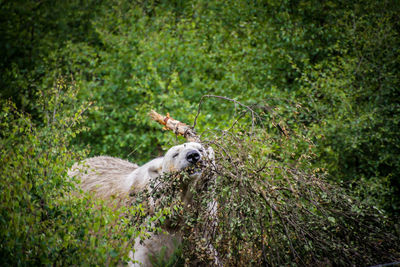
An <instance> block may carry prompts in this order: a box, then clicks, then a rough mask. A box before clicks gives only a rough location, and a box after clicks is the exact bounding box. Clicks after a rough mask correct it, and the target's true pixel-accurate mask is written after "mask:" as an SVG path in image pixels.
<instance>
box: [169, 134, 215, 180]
mask: <svg viewBox="0 0 400 267" xmlns="http://www.w3.org/2000/svg"><path fill="white" fill-rule="evenodd" d="M213 160H214V150H213V149H212V148H211V147H209V148H208V149H205V148H204V147H203V145H202V144H200V143H195V142H190V143H185V144H182V145H178V146H174V147H172V148H170V149H169V150H168V152H167V153H166V154H165V156H164V158H163V163H162V172H163V173H170V172H177V171H182V170H188V172H189V175H190V176H191V177H199V176H200V175H201V173H202V167H204V166H205V165H206V164H207V163H209V162H212V161H213Z"/></svg>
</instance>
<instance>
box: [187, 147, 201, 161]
mask: <svg viewBox="0 0 400 267" xmlns="http://www.w3.org/2000/svg"><path fill="white" fill-rule="evenodd" d="M200 158H201V156H200V153H199V152H197V151H196V150H192V151H189V152H188V153H187V154H186V160H187V161H189V162H190V163H192V164H195V163H196V162H198V161H199V160H200Z"/></svg>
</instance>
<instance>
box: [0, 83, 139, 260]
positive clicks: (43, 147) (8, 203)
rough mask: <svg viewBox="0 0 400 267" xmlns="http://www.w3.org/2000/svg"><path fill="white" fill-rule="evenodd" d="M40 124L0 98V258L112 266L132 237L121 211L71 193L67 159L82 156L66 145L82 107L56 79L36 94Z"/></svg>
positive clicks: (124, 211)
mask: <svg viewBox="0 0 400 267" xmlns="http://www.w3.org/2000/svg"><path fill="white" fill-rule="evenodd" d="M41 93H43V96H40V97H38V99H39V100H40V101H39V102H38V108H40V110H41V112H40V114H41V115H42V116H43V118H42V119H43V120H42V121H43V125H36V124H35V123H34V122H33V121H32V120H31V118H30V117H29V116H28V115H26V114H24V113H21V112H19V111H18V110H17V109H16V106H15V105H14V104H12V103H10V102H8V101H2V103H1V113H0V118H1V120H0V124H1V127H0V129H1V131H0V137H1V139H0V147H1V156H0V157H1V167H0V168H1V170H0V173H1V174H0V175H1V179H0V181H1V182H0V191H1V192H2V198H1V201H0V206H1V208H0V239H1V240H2V242H1V245H0V255H1V258H2V261H3V264H6V265H9V266H32V265H96V264H99V265H105V264H113V265H114V264H117V263H118V262H120V261H121V260H122V259H124V258H126V255H127V253H128V251H129V249H130V247H131V245H132V240H133V238H135V237H136V235H138V233H139V232H138V230H137V228H135V227H133V226H132V225H131V224H130V222H129V220H128V219H127V218H126V214H129V213H133V214H135V213H137V212H138V210H137V209H136V208H135V207H132V208H120V209H117V208H113V207H110V206H107V205H104V204H103V203H101V202H99V201H95V200H93V199H91V198H90V196H84V195H83V193H82V194H77V192H79V190H78V189H77V188H75V181H73V180H71V179H70V178H67V170H68V168H69V167H70V166H71V164H72V162H73V161H74V160H76V159H78V158H81V157H83V156H85V153H83V152H82V153H76V152H74V150H73V149H72V148H71V147H70V145H69V142H70V140H71V138H72V137H73V136H75V135H76V134H78V133H80V132H81V130H82V129H81V127H80V126H79V123H80V122H81V119H82V118H81V115H82V113H83V111H84V109H85V106H82V105H77V104H76V97H74V96H75V95H76V93H77V90H76V89H75V88H74V86H72V85H69V86H67V85H66V84H65V83H64V82H63V80H61V79H60V80H58V82H57V84H56V85H55V87H54V88H53V89H51V90H48V91H42V92H41Z"/></svg>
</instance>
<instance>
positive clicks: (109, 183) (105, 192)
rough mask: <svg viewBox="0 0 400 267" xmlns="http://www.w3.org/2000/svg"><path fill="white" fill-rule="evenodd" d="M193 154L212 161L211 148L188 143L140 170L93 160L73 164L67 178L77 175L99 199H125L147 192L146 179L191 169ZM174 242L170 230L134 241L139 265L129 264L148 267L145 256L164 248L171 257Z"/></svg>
mask: <svg viewBox="0 0 400 267" xmlns="http://www.w3.org/2000/svg"><path fill="white" fill-rule="evenodd" d="M193 151H196V152H197V153H199V154H200V156H201V158H204V157H211V158H212V159H213V157H214V153H213V150H212V148H210V149H208V150H207V151H206V150H205V149H204V147H203V146H202V145H201V144H199V143H194V142H191V143H185V144H182V145H178V146H174V147H172V148H170V149H169V150H168V152H167V153H166V154H165V156H164V157H162V158H156V159H154V160H152V161H149V162H148V163H146V164H144V165H143V166H141V167H138V166H137V165H136V164H132V163H129V162H127V161H124V160H121V159H116V158H112V157H95V158H90V159H87V160H85V161H83V162H82V163H80V164H75V165H74V166H73V167H72V168H71V170H70V171H69V175H70V176H78V177H79V178H80V179H81V188H82V189H83V190H84V191H92V192H95V194H96V195H97V196H99V197H101V198H103V199H108V198H110V197H119V198H127V196H128V194H129V192H132V191H133V192H141V191H143V190H147V189H148V188H149V183H150V180H151V179H154V178H157V177H158V176H159V175H161V174H162V173H170V172H175V171H181V170H183V169H185V168H187V167H189V166H191V163H190V162H189V161H188V158H187V156H188V153H190V152H193ZM200 176H201V172H197V173H194V174H192V175H191V176H190V177H191V178H192V181H191V185H194V184H195V183H196V182H197V180H198V179H199V178H200ZM189 189H190V185H189V186H188V187H187V188H186V192H182V194H183V195H182V197H183V200H184V202H187V201H190V199H191V194H190V193H189V191H190V190H189ZM150 205H155V203H154V201H152V200H150ZM151 208H154V207H151ZM177 243H178V244H179V243H180V235H179V234H177V233H174V232H172V231H169V232H168V233H165V234H153V235H151V236H150V238H148V239H146V240H144V241H143V242H140V238H137V239H136V240H135V246H134V250H135V253H134V254H133V253H131V258H132V259H134V260H135V261H138V262H140V263H129V265H130V266H151V263H150V261H149V255H157V254H158V253H159V252H160V250H161V249H162V247H163V246H165V247H166V253H165V257H166V258H168V257H170V256H171V255H172V253H173V251H174V249H175V246H176V244H177Z"/></svg>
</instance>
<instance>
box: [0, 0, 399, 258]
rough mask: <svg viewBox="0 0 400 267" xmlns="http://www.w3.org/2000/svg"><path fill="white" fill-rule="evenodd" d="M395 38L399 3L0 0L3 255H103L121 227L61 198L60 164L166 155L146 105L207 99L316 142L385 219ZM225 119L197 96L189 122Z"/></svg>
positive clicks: (202, 124)
mask: <svg viewBox="0 0 400 267" xmlns="http://www.w3.org/2000/svg"><path fill="white" fill-rule="evenodd" d="M399 34H400V4H399V2H398V1H396V0H383V1H377V0H375V1H374V0H356V1H339V0H336V1H335V0H333V1H317V0H306V1H297V0H284V1H277V0H266V1H244V0H234V1H216V0H207V1H203V0H193V1H190V0H169V1H163V0H159V1H157V0H153V1H152V0H142V1H128V0H126V1H125V0H111V1H110V0H108V1H103V0H87V1H81V0H68V1H49V0H41V1H28V0H15V1H7V0H5V1H0V69H1V72H0V75H1V77H0V97H1V122H0V123H1V124H0V128H1V129H0V138H1V144H0V147H1V165H2V166H1V169H2V170H1V174H0V175H1V176H2V178H1V182H0V183H1V185H0V191H1V192H2V193H1V195H2V200H1V211H0V228H1V229H0V230H1V240H2V241H1V245H0V246H1V247H0V251H1V252H0V256H1V258H2V259H8V260H9V261H10V265H14V264H18V265H25V264H26V263H27V262H29V263H37V264H46V263H53V264H55V265H57V263H58V264H63V265H64V264H67V263H68V262H66V259H65V258H63V257H62V256H61V255H74V257H75V258H73V257H71V258H70V259H68V260H69V261H70V262H69V263H71V264H74V263H77V262H78V263H82V262H88V263H93V262H96V261H101V260H103V261H104V262H108V263H109V262H110V260H111V261H112V259H113V257H114V258H115V257H116V255H118V253H119V252H118V251H116V250H110V249H109V248H108V245H107V244H109V243H107V242H109V241H110V240H111V241H110V242H111V243H112V242H122V241H124V242H125V241H126V242H128V241H129V238H130V237H129V236H128V235H129V233H128V232H127V231H126V230H120V231H119V232H118V230H117V229H116V227H114V228H113V226H112V225H111V226H108V228H107V226H106V225H107V224H109V223H110V222H113V220H117V219H118V214H115V213H114V214H112V213H111V212H109V211H106V210H89V208H88V204H87V202H85V201H86V200H81V201H80V202H78V201H77V200H76V199H74V200H71V202H69V203H67V204H65V203H64V202H63V204H60V203H61V202H60V200H59V199H60V198H59V197H60V194H61V195H62V194H63V193H60V192H64V191H62V190H61V189H60V188H69V187H70V186H72V185H70V184H69V183H68V182H66V180H65V170H66V169H67V168H68V167H69V166H71V164H72V162H73V161H74V160H76V159H78V158H81V157H85V156H93V155H100V154H101V155H110V156H115V157H120V158H124V159H128V160H130V161H132V162H136V163H144V162H146V161H147V160H149V159H151V158H153V157H155V156H159V155H161V154H162V153H163V152H162V151H165V150H166V149H167V148H168V147H170V146H171V145H173V144H176V143H177V142H181V141H182V140H176V138H175V137H174V136H173V135H172V134H166V133H163V132H162V131H160V130H159V128H160V127H159V126H158V125H156V124H155V123H154V122H151V121H150V119H149V118H148V115H147V114H148V112H149V110H151V109H155V110H157V111H158V112H160V113H166V112H170V113H171V116H173V117H174V118H176V119H178V120H180V121H183V122H187V123H192V122H193V120H194V118H195V116H196V112H197V108H198V104H199V101H200V98H201V97H202V96H203V95H205V94H212V95H220V96H225V97H229V98H232V99H235V100H237V101H240V102H242V103H244V104H246V105H259V104H261V103H262V104H263V105H267V106H268V107H269V108H270V110H273V111H274V112H275V113H276V114H279V120H280V121H281V122H284V123H285V125H287V126H288V129H290V130H291V131H293V132H296V133H297V134H301V135H302V136H304V137H307V138H309V140H311V141H312V142H313V144H314V145H315V147H314V148H313V153H314V155H315V158H314V159H313V160H312V161H310V162H309V163H310V166H312V167H313V168H314V167H318V168H321V169H323V170H325V171H326V172H327V174H328V175H327V179H328V180H329V181H331V182H332V183H337V184H340V185H341V186H343V187H344V188H346V189H348V190H350V191H351V192H353V193H354V194H355V195H356V196H357V197H358V198H359V199H360V200H361V201H363V202H364V203H368V204H371V205H374V206H376V208H378V209H379V210H381V212H382V213H384V214H385V216H388V217H389V218H392V219H395V218H396V217H397V216H398V215H399V214H400V75H399V73H400V36H399ZM235 114H237V111H236V110H235V106H234V105H233V104H232V103H230V102H227V101H219V100H216V99H205V100H204V102H203V104H202V110H201V113H200V116H199V118H198V122H197V126H196V130H197V131H198V132H203V131H206V130H208V129H226V128H227V127H229V125H230V124H231V123H232V121H233V119H234V118H235ZM299 149H302V148H301V147H300V148H299ZM310 168H311V167H310ZM60 190H61V191H60ZM104 209H107V208H104ZM96 212H100V213H102V212H104V213H105V214H107V216H109V217H107V216H105V217H104V216H103V217H101V216H97V217H96V216H92V215H93V214H94V213H96ZM121 212H122V211H121ZM85 214H86V216H84V215H85ZM91 217H96V218H91ZM78 225H80V226H78ZM77 227H80V228H79V229H77ZM91 229H97V230H98V231H97V232H96V233H97V234H96V235H97V236H96V238H93V235H92V236H90V235H88V234H87V233H91ZM99 229H100V230H99ZM101 229H102V230H101ZM110 229H113V231H116V232H115V234H113V236H112V237H110V236H109V235H108V232H109V231H110ZM113 233H114V232H113ZM131 234H132V233H131ZM124 238H125V239H124ZM60 240H61V241H60ZM102 240H103V241H102ZM105 240H107V242H106V241H105ZM121 240H122V241H121ZM92 247H96V251H95V253H93V251H92V252H90V253H91V255H92V256H91V257H87V255H88V254H89V251H91V250H90V249H91V248H92ZM82 248H85V249H82ZM79 257H81V258H79Z"/></svg>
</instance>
